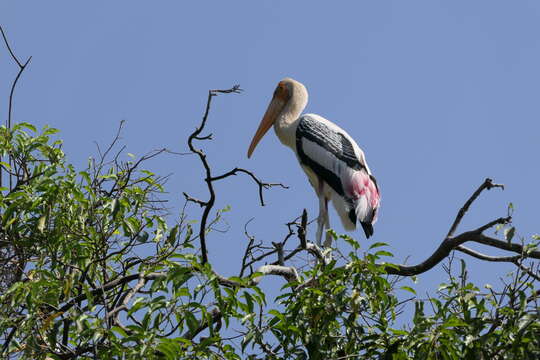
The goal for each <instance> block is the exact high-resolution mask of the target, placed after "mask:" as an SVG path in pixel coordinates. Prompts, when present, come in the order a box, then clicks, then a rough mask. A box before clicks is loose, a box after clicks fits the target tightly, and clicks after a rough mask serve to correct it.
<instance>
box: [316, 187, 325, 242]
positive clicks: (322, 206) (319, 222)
mask: <svg viewBox="0 0 540 360" xmlns="http://www.w3.org/2000/svg"><path fill="white" fill-rule="evenodd" d="M325 201H326V200H325V198H324V195H323V194H320V195H319V217H318V218H317V245H319V246H321V242H322V233H323V230H324V224H325V222H326V215H327V214H326V213H327V212H326V211H325V210H326V206H325V204H324V203H325Z"/></svg>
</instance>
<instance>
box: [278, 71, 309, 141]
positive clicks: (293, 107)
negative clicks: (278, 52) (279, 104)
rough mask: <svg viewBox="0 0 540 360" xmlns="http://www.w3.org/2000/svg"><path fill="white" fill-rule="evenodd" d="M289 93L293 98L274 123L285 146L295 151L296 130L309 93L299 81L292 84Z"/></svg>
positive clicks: (290, 98)
mask: <svg viewBox="0 0 540 360" xmlns="http://www.w3.org/2000/svg"><path fill="white" fill-rule="evenodd" d="M289 91H290V94H291V96H290V97H289V101H288V102H287V103H286V104H285V106H284V107H283V110H282V111H281V114H279V116H278V119H277V121H276V122H275V123H274V130H275V131H276V135H277V137H278V138H279V140H280V141H281V142H282V143H283V145H287V146H288V147H290V148H291V149H293V150H294V149H295V148H296V128H297V127H298V120H299V118H300V114H302V111H303V110H304V109H305V107H306V105H307V102H308V93H307V90H306V88H305V87H304V85H302V84H301V83H299V82H297V81H294V83H292V84H291V86H290V89H289Z"/></svg>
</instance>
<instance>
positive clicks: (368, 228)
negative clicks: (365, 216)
mask: <svg viewBox="0 0 540 360" xmlns="http://www.w3.org/2000/svg"><path fill="white" fill-rule="evenodd" d="M360 224H362V229H364V233H365V234H366V239H369V237H370V236H371V235H373V225H371V223H368V222H361V223H360Z"/></svg>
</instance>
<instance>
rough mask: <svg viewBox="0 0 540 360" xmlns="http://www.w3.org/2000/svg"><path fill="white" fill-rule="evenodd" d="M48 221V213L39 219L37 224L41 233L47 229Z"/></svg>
mask: <svg viewBox="0 0 540 360" xmlns="http://www.w3.org/2000/svg"><path fill="white" fill-rule="evenodd" d="M46 221H47V215H42V216H41V217H40V218H39V220H38V224H37V228H38V231H39V232H40V233H43V230H45V223H46Z"/></svg>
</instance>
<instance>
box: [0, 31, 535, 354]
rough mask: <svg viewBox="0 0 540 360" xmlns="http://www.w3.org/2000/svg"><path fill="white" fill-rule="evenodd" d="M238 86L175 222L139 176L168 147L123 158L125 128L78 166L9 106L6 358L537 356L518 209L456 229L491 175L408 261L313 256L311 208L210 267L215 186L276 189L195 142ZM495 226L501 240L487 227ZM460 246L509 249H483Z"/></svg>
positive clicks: (191, 143)
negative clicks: (434, 240) (279, 233)
mask: <svg viewBox="0 0 540 360" xmlns="http://www.w3.org/2000/svg"><path fill="white" fill-rule="evenodd" d="M2 34H3V33H2ZM4 39H5V38H4ZM6 44H7V40H6ZM8 49H9V48H8ZM9 52H10V53H11V55H12V56H13V59H14V60H15V61H14V62H15V63H16V65H17V66H18V67H19V69H20V72H19V73H18V75H17V77H16V78H15V79H14V82H13V84H12V90H14V89H15V86H16V85H17V80H18V79H19V76H20V74H21V73H22V71H24V69H25V67H26V66H27V65H28V61H27V62H25V63H23V62H21V61H19V60H18V59H17V58H16V57H15V55H14V54H13V52H11V49H9ZM239 91H240V88H239V87H238V86H235V87H232V88H231V89H227V90H211V91H209V93H208V98H207V106H206V108H205V110H204V113H203V117H202V121H201V122H200V123H199V124H198V127H197V128H196V130H195V131H194V132H193V133H192V134H191V136H190V137H189V138H188V139H187V143H188V147H189V149H190V151H191V152H192V153H193V154H195V155H196V156H198V158H199V160H200V162H201V169H202V181H203V182H204V183H205V184H206V186H207V189H208V198H207V199H199V198H195V197H193V196H192V195H190V194H187V193H184V197H185V200H186V204H188V203H191V204H195V205H197V206H200V208H201V212H200V214H198V213H195V215H193V214H188V213H187V211H186V208H184V209H183V210H181V211H180V214H178V215H177V214H175V213H172V212H171V211H169V209H168V208H167V207H166V206H165V202H166V201H167V196H168V194H167V192H165V186H166V184H165V180H166V177H163V176H160V175H158V174H154V173H152V172H151V171H148V170H147V169H145V164H146V161H147V160H149V159H152V158H153V157H155V156H159V155H160V154H162V153H164V152H166V151H167V150H165V149H162V150H157V151H154V152H151V153H149V154H147V155H145V156H142V157H140V158H135V157H132V158H131V160H129V161H122V160H120V159H121V157H120V156H119V155H120V154H121V152H122V151H123V149H122V148H120V149H119V148H118V139H119V134H120V132H121V130H122V124H121V125H120V127H119V129H118V133H117V134H116V136H115V137H114V139H113V140H112V142H111V144H110V146H108V147H107V148H106V149H98V150H99V151H98V155H97V156H96V157H95V158H94V157H91V158H90V159H89V161H88V166H87V167H86V168H83V169H77V168H76V167H75V166H73V165H72V164H70V163H69V162H68V161H67V160H66V156H65V154H64V152H63V151H62V142H61V141H60V140H58V131H57V130H56V129H52V128H49V127H44V128H43V129H37V128H36V127H35V126H34V125H32V124H29V123H24V122H15V121H12V119H11V105H10V109H9V117H8V121H7V122H6V124H5V125H3V126H2V127H1V128H0V133H1V134H0V156H1V162H0V169H1V174H0V179H1V181H2V183H1V185H0V186H1V192H0V216H1V218H0V304H1V306H0V357H2V358H7V359H10V358H11V359H95V358H98V359H116V358H118V359H141V358H143V359H188V358H190V359H192V358H201V359H241V358H249V359H264V358H266V359H409V358H416V359H460V358H470V359H491V358H493V359H515V358H520V359H536V358H538V357H539V356H540V322H539V319H538V296H539V289H538V281H539V280H540V278H539V276H540V274H539V272H538V259H540V251H538V249H537V246H538V240H539V238H538V237H533V238H532V239H528V240H525V239H518V238H516V236H515V229H514V228H513V227H512V226H511V213H509V214H506V216H503V217H500V218H497V219H494V220H493V221H490V222H488V223H486V224H483V225H480V226H478V227H477V228H475V229H470V230H467V231H464V232H461V233H458V232H457V230H458V227H459V225H460V223H461V221H462V219H463V217H464V216H466V215H467V211H468V209H469V207H470V206H471V204H472V203H473V202H474V201H477V200H478V199H479V197H480V195H481V194H482V193H484V192H485V191H486V190H490V189H492V188H499V187H501V185H499V184H496V183H494V182H493V181H492V180H490V179H486V180H485V181H484V182H482V183H481V184H480V186H479V187H478V188H477V189H476V191H474V192H473V194H472V195H471V196H470V197H469V199H468V200H467V201H466V202H465V203H464V205H463V207H462V208H461V209H460V210H459V211H458V213H457V215H456V218H455V220H454V221H453V222H452V223H451V226H450V229H449V231H448V234H447V236H446V237H445V238H444V239H443V240H442V242H441V244H440V246H439V247H438V248H437V249H436V250H435V251H434V252H433V254H431V255H429V256H427V257H426V260H425V261H423V262H421V263H419V264H417V265H402V264H396V263H394V261H393V254H392V253H391V247H390V246H388V245H387V244H385V243H381V242H379V243H373V244H371V245H370V246H369V247H368V248H363V247H362V246H361V245H360V243H359V242H358V241H357V240H355V239H353V238H352V237H350V236H348V235H338V234H336V233H335V232H331V233H332V235H333V236H334V239H335V242H340V243H347V244H348V245H349V247H348V248H349V249H350V250H349V252H348V253H347V254H343V255H342V254H340V253H339V252H337V251H335V249H321V248H319V247H318V246H316V245H315V244H314V243H312V242H311V241H310V238H309V237H308V236H307V235H306V234H307V230H308V228H309V221H308V215H307V213H306V212H305V211H304V213H303V214H302V215H300V216H298V217H297V218H295V219H293V220H292V221H291V222H290V223H289V224H287V227H288V230H289V233H288V235H287V236H286V237H285V238H284V239H282V240H280V241H275V242H272V243H271V244H265V243H263V242H261V241H259V240H257V239H256V238H255V237H253V236H251V235H249V234H247V242H246V247H245V249H243V250H242V251H243V252H244V256H243V259H242V263H241V264H235V265H236V266H239V267H240V271H239V274H238V276H236V277H225V276H223V275H221V274H219V273H218V272H217V271H215V270H214V268H213V266H212V263H211V261H209V259H208V257H207V251H208V250H207V243H206V238H207V236H210V235H211V234H212V231H213V225H214V224H216V222H218V221H219V220H220V219H221V217H223V216H224V213H225V212H227V211H228V209H227V208H225V209H215V199H216V196H218V194H217V191H216V189H215V187H214V184H215V183H216V182H218V181H221V180H223V179H225V178H229V177H232V176H234V175H236V174H242V175H245V176H248V177H250V178H251V179H252V180H253V181H254V183H255V184H256V186H258V189H259V200H260V202H261V204H264V192H265V189H267V188H269V187H272V186H280V187H283V186H285V185H282V184H271V183H266V182H264V181H263V180H260V179H259V178H258V177H257V176H256V174H254V173H253V172H251V171H249V170H246V169H242V168H238V167H233V166H234V165H232V166H231V167H232V170H231V171H228V172H225V173H223V174H218V175H216V174H214V172H213V169H212V164H211V161H210V159H208V158H207V156H206V154H205V152H204V149H203V148H202V147H199V146H201V145H200V144H204V143H205V141H211V136H207V135H204V134H205V130H206V128H207V127H208V126H211V125H209V124H208V114H209V112H210V111H211V103H212V99H213V97H215V96H218V95H226V94H233V93H236V92H239ZM13 93H14V92H13V91H12V92H11V97H10V99H9V100H10V101H9V103H10V104H11V103H12V101H11V100H12V96H13ZM194 176H195V175H194ZM175 192H176V193H178V191H176V190H175ZM510 210H511V209H510ZM227 216H235V214H234V213H232V214H231V213H228V215H227ZM294 216H296V215H293V214H291V217H294ZM193 220H196V221H193ZM491 229H496V230H497V234H499V236H500V238H497V237H492V236H490V235H487V234H486V232H487V231H488V230H491ZM467 242H475V243H480V244H483V245H485V246H487V247H488V248H496V249H499V250H504V251H507V252H508V253H509V254H507V255H505V256H492V255H487V254H483V253H479V252H478V251H475V250H472V249H470V248H468V247H466V246H465V244H466V243H467ZM456 252H461V253H465V254H467V255H468V256H470V257H472V258H474V260H473V261H496V262H506V263H511V264H513V265H514V268H515V271H514V272H512V273H511V274H509V275H507V276H506V277H504V278H503V280H501V283H500V284H494V285H493V286H489V287H480V286H478V285H477V284H474V283H472V282H471V281H470V280H469V276H468V272H467V263H466V261H465V260H462V259H459V260H458V259H455V257H454V255H455V253H456ZM439 264H442V265H443V266H444V267H445V269H446V273H447V278H446V279H445V280H444V282H443V283H441V285H440V286H439V288H438V289H434V294H433V295H431V296H428V297H423V296H420V295H418V294H417V293H416V291H415V289H414V288H412V287H410V286H404V285H401V281H402V279H403V278H405V277H414V276H416V275H418V274H421V273H424V272H427V271H431V269H433V267H434V266H436V265H439ZM503 275H504V274H501V276H503ZM267 276H276V277H279V278H282V279H283V287H282V288H281V290H280V291H278V292H277V293H268V292H265V291H264V290H263V289H262V288H261V287H260V286H259V284H260V281H261V280H262V279H263V278H265V277H267ZM404 294H407V295H404Z"/></svg>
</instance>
